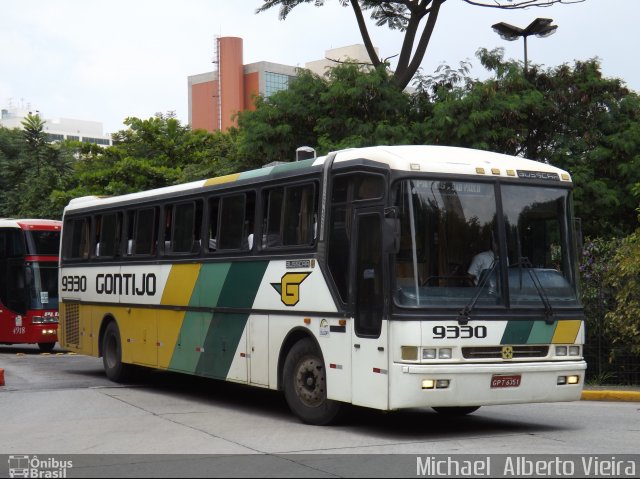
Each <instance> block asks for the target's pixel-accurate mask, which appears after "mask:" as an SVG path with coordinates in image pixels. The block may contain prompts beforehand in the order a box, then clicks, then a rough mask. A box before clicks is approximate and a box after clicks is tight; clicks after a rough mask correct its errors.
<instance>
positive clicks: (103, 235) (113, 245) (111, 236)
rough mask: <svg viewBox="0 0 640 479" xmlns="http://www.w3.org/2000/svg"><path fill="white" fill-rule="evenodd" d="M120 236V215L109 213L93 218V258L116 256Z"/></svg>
mask: <svg viewBox="0 0 640 479" xmlns="http://www.w3.org/2000/svg"><path fill="white" fill-rule="evenodd" d="M119 235H120V215H119V213H110V214H106V215H101V216H96V217H95V244H96V246H95V256H96V257H98V258H113V257H115V256H117V253H118V248H117V245H118V244H119Z"/></svg>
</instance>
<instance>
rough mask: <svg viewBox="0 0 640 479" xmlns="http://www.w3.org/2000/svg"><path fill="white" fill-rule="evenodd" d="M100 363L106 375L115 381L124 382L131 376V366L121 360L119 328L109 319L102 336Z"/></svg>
mask: <svg viewBox="0 0 640 479" xmlns="http://www.w3.org/2000/svg"><path fill="white" fill-rule="evenodd" d="M102 364H103V365H104V372H105V374H106V375H107V377H108V378H109V379H110V380H111V381H113V382H116V383H126V382H128V381H130V380H131V379H132V377H133V366H132V365H131V364H124V363H123V362H122V341H121V339H120V328H118V324H117V323H116V322H115V321H111V322H110V323H109V324H108V325H107V327H106V329H105V331H104V336H103V337H102Z"/></svg>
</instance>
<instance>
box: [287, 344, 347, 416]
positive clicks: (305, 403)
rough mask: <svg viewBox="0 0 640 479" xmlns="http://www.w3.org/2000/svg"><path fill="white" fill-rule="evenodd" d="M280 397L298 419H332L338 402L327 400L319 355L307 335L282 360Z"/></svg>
mask: <svg viewBox="0 0 640 479" xmlns="http://www.w3.org/2000/svg"><path fill="white" fill-rule="evenodd" d="M283 378H284V396H285V399H286V400H287V404H289V408H290V409H291V411H293V413H294V414H295V415H296V416H298V417H299V418H300V419H301V420H302V422H304V423H306V424H313V425H316V426H323V425H326V424H330V423H331V422H333V421H335V420H336V418H337V417H338V415H339V413H340V410H341V409H342V403H340V402H338V401H332V400H329V399H327V378H326V370H325V366H324V360H323V359H322V354H321V353H320V352H319V351H318V348H317V347H316V345H315V344H314V343H313V341H312V340H311V339H309V338H306V339H302V340H300V341H298V342H297V343H296V344H294V345H293V347H292V348H291V350H290V351H289V354H287V358H286V359H285V363H284V371H283Z"/></svg>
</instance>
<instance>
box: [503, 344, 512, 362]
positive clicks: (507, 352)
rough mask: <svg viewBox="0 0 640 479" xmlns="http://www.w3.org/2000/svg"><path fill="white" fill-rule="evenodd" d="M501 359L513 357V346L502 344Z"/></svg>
mask: <svg viewBox="0 0 640 479" xmlns="http://www.w3.org/2000/svg"><path fill="white" fill-rule="evenodd" d="M502 359H513V346H502Z"/></svg>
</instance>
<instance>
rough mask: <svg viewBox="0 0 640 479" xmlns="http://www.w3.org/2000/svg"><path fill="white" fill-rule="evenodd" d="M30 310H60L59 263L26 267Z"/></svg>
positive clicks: (33, 264)
mask: <svg viewBox="0 0 640 479" xmlns="http://www.w3.org/2000/svg"><path fill="white" fill-rule="evenodd" d="M26 277H27V281H26V283H27V288H28V295H29V300H28V301H29V307H28V309H33V310H40V309H58V265H57V263H31V264H28V265H27V267H26Z"/></svg>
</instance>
